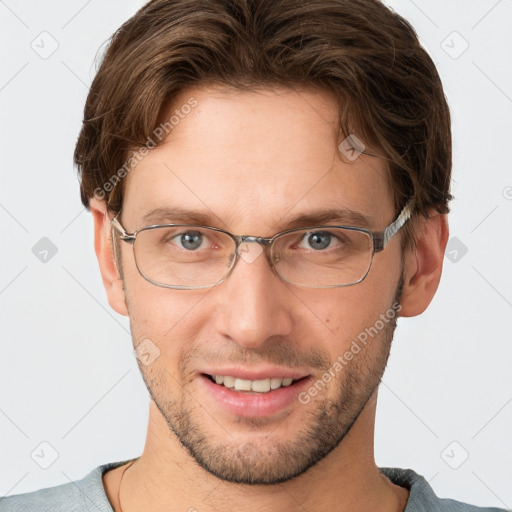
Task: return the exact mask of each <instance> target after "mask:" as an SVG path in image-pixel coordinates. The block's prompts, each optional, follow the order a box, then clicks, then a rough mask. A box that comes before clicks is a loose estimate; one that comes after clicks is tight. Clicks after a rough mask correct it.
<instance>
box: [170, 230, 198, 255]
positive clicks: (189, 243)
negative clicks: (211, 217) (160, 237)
mask: <svg viewBox="0 0 512 512" xmlns="http://www.w3.org/2000/svg"><path fill="white" fill-rule="evenodd" d="M205 240H207V238H206V237H205V236H204V235H203V233H201V232H200V231H185V232H183V233H179V234H178V235H175V236H173V237H172V238H170V240H169V241H171V242H172V243H176V242H177V243H176V244H177V245H178V247H180V248H183V249H187V250H190V251H194V250H196V249H200V248H201V245H202V244H203V242H204V241H205ZM175 241H176V242H175Z"/></svg>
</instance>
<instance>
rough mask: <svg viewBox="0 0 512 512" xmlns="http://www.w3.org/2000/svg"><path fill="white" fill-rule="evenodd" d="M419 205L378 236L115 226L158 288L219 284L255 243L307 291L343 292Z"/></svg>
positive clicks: (332, 230)
mask: <svg viewBox="0 0 512 512" xmlns="http://www.w3.org/2000/svg"><path fill="white" fill-rule="evenodd" d="M413 207H414V203H413V201H412V200H410V201H409V202H408V203H407V204H406V205H405V207H404V208H403V210H402V211H401V212H400V214H399V215H398V217H397V218H396V220H395V221H394V222H392V223H391V224H389V226H387V227H386V228H385V229H384V230H383V231H378V232H373V231H370V230H368V229H365V228H359V227H352V226H311V227H306V228H295V229H289V230H287V231H283V232H281V233H277V234H276V235H274V236H273V237H271V238H264V237H258V236H250V235H246V236H239V235H233V234H232V233H229V232H228V231H225V230H223V229H220V228H214V227H211V226H200V225H190V224H156V225H151V226H146V227H143V228H140V229H138V230H137V231H135V232H133V233H127V232H126V230H125V229H124V228H123V227H122V226H121V224H120V222H119V221H118V220H117V216H118V215H119V214H118V215H117V216H116V217H115V218H114V219H112V220H111V224H112V227H113V228H114V229H115V230H116V231H117V232H118V233H119V238H120V239H121V240H123V241H124V242H127V243H129V244H132V246H133V252H134V258H135V264H136V266H137V269H138V271H139V273H140V274H141V275H142V277H144V278H145V279H146V280H147V281H149V282H150V283H153V284H154V285H156V286H163V287H164V288H172V289H176V290H197V289H202V288H211V287H213V286H216V285H218V284H220V283H222V282H223V281H224V280H225V279H226V278H227V277H228V276H229V274H230V273H231V272H232V270H233V268H234V267H235V265H236V263H237V261H238V259H239V258H240V256H242V259H246V258H245V257H244V256H243V254H241V253H243V252H244V250H243V249H241V246H242V244H244V243H251V242H255V243H257V244H260V245H262V246H263V248H264V252H265V253H266V257H267V261H268V262H269V265H270V267H271V269H272V270H273V271H274V272H275V273H276V274H277V275H278V276H279V277H280V278H281V279H282V280H283V281H285V282H287V283H290V284H294V285H297V286H302V287H306V288H338V287H342V286H351V285H354V284H357V283H360V282H361V281H362V280H363V279H364V278H365V277H366V276H367V275H368V272H369V271H370V267H371V264H372V261H373V255H374V254H375V253H376V252H380V251H382V250H383V249H384V248H385V247H386V245H387V243H388V242H389V240H391V238H392V237H393V236H394V235H395V234H396V233H397V232H398V231H399V230H400V229H401V228H402V227H403V226H404V224H405V223H406V222H407V221H408V220H409V219H410V218H411V216H412V211H413ZM245 252H246V251H245ZM253 257H254V256H253ZM246 261H248V260H247V259H246ZM248 262H249V261H248Z"/></svg>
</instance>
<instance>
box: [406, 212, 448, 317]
mask: <svg viewBox="0 0 512 512" xmlns="http://www.w3.org/2000/svg"><path fill="white" fill-rule="evenodd" d="M415 231H416V233H417V239H416V247H415V248H413V249H411V250H409V251H408V252H407V253H406V256H405V283H404V289H403V295H402V299H401V305H402V309H401V310H400V316H405V317H410V316H416V315H419V314H421V313H423V311H425V309H427V307H428V305H429V304H430V302H431V301H432V299H433V298H434V295H435V293H436V291H437V288H438V286H439V281H440V279H441V272H442V268H443V260H444V252H445V249H446V244H447V242H448V233H449V230H448V218H447V216H446V215H445V214H439V213H437V212H433V214H431V216H429V217H428V218H425V217H420V218H419V219H418V220H417V225H416V227H415Z"/></svg>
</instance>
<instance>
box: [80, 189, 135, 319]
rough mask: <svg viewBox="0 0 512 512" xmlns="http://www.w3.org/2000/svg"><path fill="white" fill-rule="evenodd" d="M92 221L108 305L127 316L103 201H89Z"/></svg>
mask: <svg viewBox="0 0 512 512" xmlns="http://www.w3.org/2000/svg"><path fill="white" fill-rule="evenodd" d="M89 206H90V209H91V213H92V217H93V220H94V250H95V251H96V257H97V258H98V263H99V266H100V272H101V278H102V280H103V286H104V287H105V291H106V292H107V298H108V303H109V304H110V306H111V307H112V309H114V311H116V312H117V313H119V314H120V315H125V316H128V307H127V305H126V297H125V293H124V290H123V280H122V279H121V276H120V274H119V270H118V268H117V265H116V262H115V258H114V252H113V248H112V236H111V229H112V228H111V226H110V218H109V216H108V212H107V205H106V202H105V201H102V200H99V199H96V198H95V197H93V198H91V199H90V200H89Z"/></svg>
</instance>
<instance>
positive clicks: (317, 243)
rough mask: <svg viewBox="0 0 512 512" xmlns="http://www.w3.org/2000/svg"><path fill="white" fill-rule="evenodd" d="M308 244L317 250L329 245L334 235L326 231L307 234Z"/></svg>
mask: <svg viewBox="0 0 512 512" xmlns="http://www.w3.org/2000/svg"><path fill="white" fill-rule="evenodd" d="M307 237H308V238H307V240H308V244H309V245H310V247H311V248H313V249H315V250H321V249H325V248H327V247H329V245H330V243H331V238H332V235H331V233H327V232H324V231H316V232H314V233H311V234H308V235H307Z"/></svg>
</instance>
